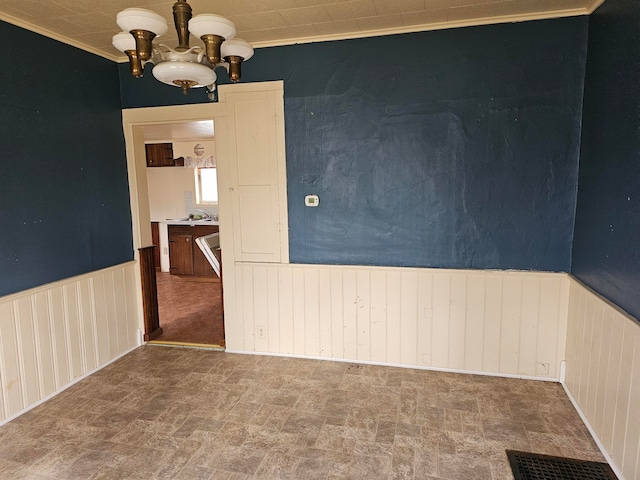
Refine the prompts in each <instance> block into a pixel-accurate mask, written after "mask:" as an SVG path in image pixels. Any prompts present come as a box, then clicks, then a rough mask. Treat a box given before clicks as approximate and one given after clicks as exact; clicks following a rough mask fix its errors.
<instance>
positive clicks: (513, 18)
mask: <svg viewBox="0 0 640 480" xmlns="http://www.w3.org/2000/svg"><path fill="white" fill-rule="evenodd" d="M602 3H604V0H594V1H593V2H592V3H591V5H590V6H589V7H588V8H575V9H567V10H554V11H549V12H539V13H531V14H526V15H504V16H499V17H483V18H474V19H471V20H459V21H452V22H439V23H427V24H422V25H411V26H407V27H395V28H385V29H378V30H366V31H360V32H350V33H340V34H332V35H315V36H310V37H292V38H286V39H282V40H277V41H267V42H251V44H252V45H253V47H254V48H267V47H281V46H286V45H295V44H304V43H316V42H331V41H337V40H350V39H356V38H367V37H382V36H385V35H399V34H403V33H417V32H428V31H432V30H445V29H450V28H463V27H474V26H482V25H492V24H500V23H518V22H528V21H533V20H549V19H553V18H563V17H576V16H580V15H590V14H591V13H593V12H594V11H595V10H596V9H597V8H598V7H599V6H600V5H602ZM0 20H4V21H6V22H8V23H11V24H13V25H16V26H18V27H22V28H25V29H27V30H31V31H32V32H35V33H39V34H41V35H44V36H46V37H49V38H52V39H54V40H57V41H59V42H62V43H66V44H67V45H71V46H74V47H77V48H80V49H82V50H85V51H87V52H90V53H93V54H95V55H98V56H100V57H104V58H106V59H108V60H112V61H114V62H118V63H127V62H128V61H129V60H128V58H127V57H126V56H124V55H118V54H108V53H106V52H104V51H101V50H99V49H97V48H95V47H91V46H89V45H86V44H84V43H82V42H78V41H75V40H71V39H69V38H67V37H65V36H63V35H60V34H57V33H54V32H52V31H50V30H47V29H45V28H42V27H39V26H37V25H35V24H33V23H30V22H26V21H24V20H20V19H17V18H15V17H12V16H10V15H6V14H2V13H0Z"/></svg>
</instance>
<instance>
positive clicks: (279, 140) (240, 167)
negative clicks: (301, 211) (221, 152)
mask: <svg viewBox="0 0 640 480" xmlns="http://www.w3.org/2000/svg"><path fill="white" fill-rule="evenodd" d="M283 95H284V90H283V84H282V82H264V83H255V84H242V85H230V86H224V85H223V86H220V97H219V99H220V102H221V103H224V104H225V106H226V112H227V127H228V136H227V138H228V151H227V155H228V163H227V165H228V166H229V171H228V174H229V175H228V186H227V188H228V192H229V195H228V197H227V198H229V200H230V202H231V207H232V217H231V218H230V220H231V222H230V223H232V225H229V224H228V223H227V222H225V225H226V226H227V227H231V228H232V230H233V253H234V261H235V262H269V263H288V262H289V248H288V221H287V197H286V171H285V151H284V98H283ZM223 188H224V187H223ZM227 218H228V217H227Z"/></svg>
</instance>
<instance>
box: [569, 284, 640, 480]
mask: <svg viewBox="0 0 640 480" xmlns="http://www.w3.org/2000/svg"><path fill="white" fill-rule="evenodd" d="M566 357H567V367H566V379H565V388H566V389H567V390H568V393H569V394H570V395H571V396H572V397H573V400H574V403H575V404H576V405H577V407H578V408H579V410H580V411H581V413H582V414H583V416H584V417H585V418H586V420H587V422H588V423H589V426H590V428H591V430H592V433H594V434H595V435H596V436H597V440H598V441H599V442H600V445H601V447H602V448H604V449H605V450H606V452H607V454H608V455H609V457H610V459H609V460H610V463H612V464H613V465H612V466H613V467H614V468H615V469H616V470H617V473H618V474H620V473H621V474H622V475H623V476H624V478H627V479H637V478H640V324H639V323H638V322H637V321H636V320H634V319H633V318H631V317H630V316H628V315H627V314H625V313H624V312H622V311H621V310H620V309H618V308H617V307H615V306H613V305H612V304H611V303H609V302H608V301H606V300H604V299H603V298H601V297H600V296H598V295H596V294H595V293H593V292H592V291H591V290H590V289H588V288H586V287H585V286H584V285H582V284H581V283H580V282H578V281H577V280H575V279H571V282H570V295H569V316H568V325H567V352H566Z"/></svg>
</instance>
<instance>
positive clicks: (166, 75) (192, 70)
mask: <svg viewBox="0 0 640 480" xmlns="http://www.w3.org/2000/svg"><path fill="white" fill-rule="evenodd" d="M153 76H154V77H156V78H157V79H158V80H160V81H161V82H162V83H166V84H167V85H174V86H175V85H176V83H175V82H176V81H181V80H190V81H193V82H196V84H195V85H193V86H194V87H205V86H207V85H211V84H212V83H215V81H216V80H217V78H218V77H217V76H216V73H215V72H214V71H213V70H212V69H210V68H209V67H207V66H205V65H202V64H200V63H193V62H162V63H159V64H158V65H156V66H155V67H153Z"/></svg>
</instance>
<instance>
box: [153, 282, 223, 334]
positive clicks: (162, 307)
mask: <svg viewBox="0 0 640 480" xmlns="http://www.w3.org/2000/svg"><path fill="white" fill-rule="evenodd" d="M156 280H157V285H158V312H159V315H160V326H161V327H162V330H163V332H162V335H160V336H159V337H158V338H157V340H158V341H162V342H185V343H198V344H207V345H222V346H224V322H223V320H222V318H223V316H222V296H221V289H220V280H219V279H218V278H217V277H216V278H212V277H189V276H178V275H171V274H170V273H164V272H157V273H156Z"/></svg>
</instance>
